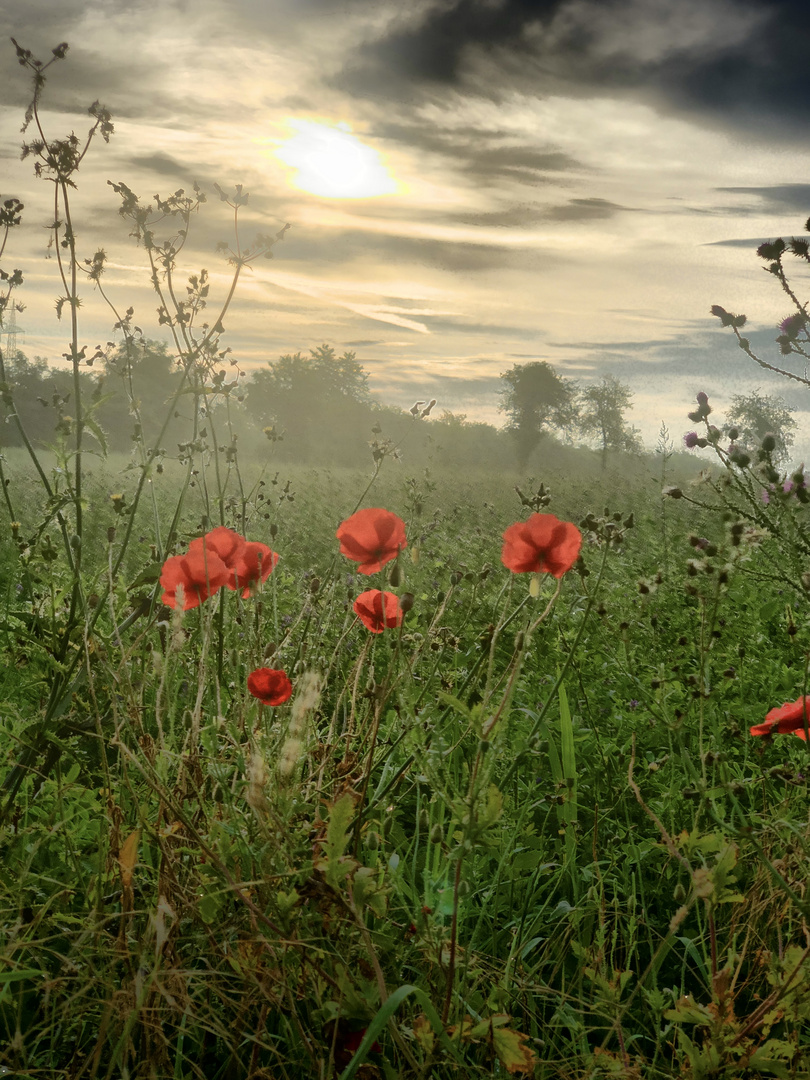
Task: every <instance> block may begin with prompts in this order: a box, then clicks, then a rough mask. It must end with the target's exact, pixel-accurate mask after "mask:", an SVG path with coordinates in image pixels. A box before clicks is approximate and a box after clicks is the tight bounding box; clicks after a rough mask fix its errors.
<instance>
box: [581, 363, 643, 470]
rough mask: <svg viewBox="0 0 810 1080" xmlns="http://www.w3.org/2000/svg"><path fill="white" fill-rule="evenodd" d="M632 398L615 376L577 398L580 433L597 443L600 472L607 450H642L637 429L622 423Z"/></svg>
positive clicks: (590, 388) (590, 387)
mask: <svg viewBox="0 0 810 1080" xmlns="http://www.w3.org/2000/svg"><path fill="white" fill-rule="evenodd" d="M631 397H632V392H631V390H630V387H629V386H627V385H626V384H625V383H623V382H620V381H619V379H617V378H616V376H615V375H603V376H602V380H601V382H599V383H597V384H596V385H595V386H588V387H586V388H585V389H584V390H583V391H582V392H581V394H580V410H579V421H578V424H579V430H580V431H581V432H582V434H583V435H586V436H591V437H593V438H595V439H596V440H597V441H598V443H599V446H600V449H601V450H602V468H603V469H604V468H605V467H606V465H607V455H608V451H609V450H625V451H634V452H637V451H639V450H641V439H640V438H639V433H638V431H637V429H636V428H634V427H630V426H629V425H628V424H627V422H626V421H625V419H624V414H625V412H626V411H627V409H631V408H632V407H633V406H632V403H631V400H630V399H631Z"/></svg>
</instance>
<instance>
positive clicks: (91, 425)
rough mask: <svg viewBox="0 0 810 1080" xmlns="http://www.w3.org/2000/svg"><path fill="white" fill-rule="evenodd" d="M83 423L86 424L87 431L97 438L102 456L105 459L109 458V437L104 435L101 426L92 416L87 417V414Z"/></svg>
mask: <svg viewBox="0 0 810 1080" xmlns="http://www.w3.org/2000/svg"><path fill="white" fill-rule="evenodd" d="M82 423H83V424H84V426H85V428H87V430H88V431H89V432H90V434H91V435H93V436H94V437H95V439H96V442H97V443H98V444H99V446H100V447H101V452H102V454H103V455H104V457H106V456H107V436H106V435H105V434H104V432H103V430H102V429H101V427H100V425H99V424H98V423H97V422H96V421H95V420H94V419H93V418H92V416H87V415H86V414H85V416H84V419H83V421H82Z"/></svg>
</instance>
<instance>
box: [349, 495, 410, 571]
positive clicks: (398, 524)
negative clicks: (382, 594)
mask: <svg viewBox="0 0 810 1080" xmlns="http://www.w3.org/2000/svg"><path fill="white" fill-rule="evenodd" d="M336 535H337V538H338V540H339V541H340V551H341V554H343V555H345V556H346V558H347V559H351V560H352V561H353V562H356V563H360V565H359V566H358V568H357V570H358V573H360V574H374V573H376V572H377V570H381V569H382V568H383V566H385V564H386V563H388V562H391V560H392V559H395V558H396V557H397V555H398V554H399V552H400V551H402V549H403V548H404V547H407V546H408V545H407V541H406V539H405V522H404V521H403V520H402V518H400V517H397V515H396V514H392V513H391V511H390V510H380V509H379V508H378V507H369V509H367V510H358V511H357V513H356V514H352V516H351V517H348V518H346V520H345V521H343V522H341V524H340V528H339V529H338V531H337V533H336Z"/></svg>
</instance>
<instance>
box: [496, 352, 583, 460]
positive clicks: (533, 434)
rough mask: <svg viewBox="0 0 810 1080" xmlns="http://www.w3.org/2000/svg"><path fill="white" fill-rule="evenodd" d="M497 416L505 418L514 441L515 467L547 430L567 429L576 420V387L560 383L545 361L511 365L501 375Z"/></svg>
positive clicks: (529, 454) (568, 381)
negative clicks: (499, 404)
mask: <svg viewBox="0 0 810 1080" xmlns="http://www.w3.org/2000/svg"><path fill="white" fill-rule="evenodd" d="M501 378H502V379H503V381H504V383H505V384H506V385H505V387H504V389H503V390H502V391H501V406H500V409H501V412H505V413H506V414H507V415H508V417H509V420H508V423H507V425H506V427H507V431H511V432H512V433H513V435H514V438H515V446H516V450H517V458H518V464H519V466H520V468H521V469H523V468H525V466H526V464H527V463H528V460H529V457H530V456H531V453H532V451H533V450H534V449H535V447H536V446H537V444H538V443H539V442H540V440H541V439H542V437H543V435H544V434H545V433H546V432H547V431H548V429H549V428H557V429H559V430H562V431H566V430H568V429H570V427H571V425H572V424H573V423H574V421H575V416H576V396H577V387H576V384H575V383H574V382H573V381H572V380H570V379H563V378H562V377H561V376H559V375H558V374H557V372H556V371H555V370H554V368H553V367H552V366H551V365H550V364H548V363H546V361H545V360H535V361H532V363H530V364H515V365H514V366H513V367H511V368H510V369H509V370H508V371H504V372H501Z"/></svg>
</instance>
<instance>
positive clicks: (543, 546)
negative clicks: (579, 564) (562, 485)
mask: <svg viewBox="0 0 810 1080" xmlns="http://www.w3.org/2000/svg"><path fill="white" fill-rule="evenodd" d="M503 539H504V545H503V550H502V551H501V562H502V563H503V565H504V566H505V567H507V569H509V570H511V571H512V573H514V574H527V573H546V574H551V575H553V576H554V577H555V578H561V577H562V576H563V574H566V573H567V572H568V571H569V570H570V569H571V567H572V566H573V565H574V563H575V562H576V561H577V559H578V558H579V549H580V548H581V546H582V533H581V532H580V531H579V529H578V528H577V527H576V525H572V524H571V522H570V521H560V520H559V518H557V517H555V516H554V514H532V515H531V517H530V518H528V520H526V521H518V522H515V524H514V525H510V526H509V528H508V529H507V530H506V531H505V532H504V534H503Z"/></svg>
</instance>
